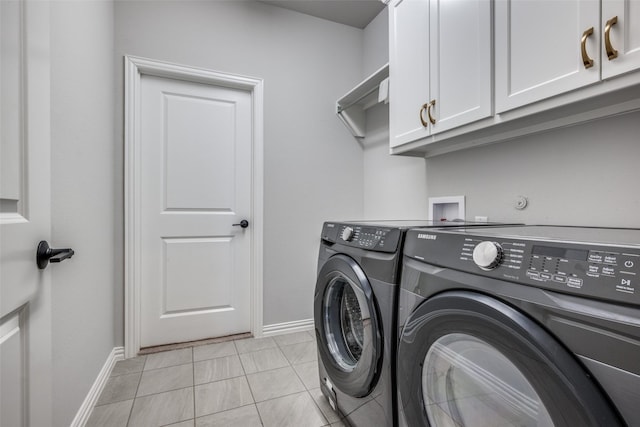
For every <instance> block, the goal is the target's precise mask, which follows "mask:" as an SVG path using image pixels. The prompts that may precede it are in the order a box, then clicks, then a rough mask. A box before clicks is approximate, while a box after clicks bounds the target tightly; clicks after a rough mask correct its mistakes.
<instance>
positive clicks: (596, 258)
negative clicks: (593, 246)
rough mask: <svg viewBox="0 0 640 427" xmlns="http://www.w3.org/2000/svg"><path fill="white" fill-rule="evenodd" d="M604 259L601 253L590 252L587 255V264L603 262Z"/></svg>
mask: <svg viewBox="0 0 640 427" xmlns="http://www.w3.org/2000/svg"><path fill="white" fill-rule="evenodd" d="M603 261H604V257H603V255H602V254H601V253H598V252H590V253H589V262H603Z"/></svg>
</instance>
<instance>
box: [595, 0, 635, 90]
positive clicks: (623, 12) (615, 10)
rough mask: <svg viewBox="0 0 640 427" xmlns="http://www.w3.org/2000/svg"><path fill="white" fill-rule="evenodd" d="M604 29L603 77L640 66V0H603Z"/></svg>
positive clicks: (606, 77)
mask: <svg viewBox="0 0 640 427" xmlns="http://www.w3.org/2000/svg"><path fill="white" fill-rule="evenodd" d="M607 23H608V24H609V25H607ZM607 29H608V31H607ZM602 31H603V39H604V41H603V43H602V78H603V79H608V78H609V77H613V76H617V75H619V74H622V73H626V72H628V71H632V70H637V69H640V2H639V1H636V0H603V2H602ZM607 36H608V37H607ZM607 39H608V41H607ZM608 53H611V54H612V55H611V59H609V54H608Z"/></svg>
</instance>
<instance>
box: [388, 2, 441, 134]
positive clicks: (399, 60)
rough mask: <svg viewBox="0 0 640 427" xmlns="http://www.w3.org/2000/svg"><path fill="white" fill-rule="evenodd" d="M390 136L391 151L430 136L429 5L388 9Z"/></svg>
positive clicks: (397, 4) (395, 5)
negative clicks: (427, 106)
mask: <svg viewBox="0 0 640 427" xmlns="http://www.w3.org/2000/svg"><path fill="white" fill-rule="evenodd" d="M389 48H390V51H389V115H390V118H389V132H390V135H391V138H390V145H391V147H397V146H399V145H403V144H405V143H407V142H411V141H415V140H418V139H421V138H424V137H427V136H428V135H429V130H430V129H429V128H428V126H427V125H426V120H428V119H427V117H426V111H424V110H425V108H423V106H424V105H426V104H427V103H428V102H429V101H430V100H431V98H429V2H428V1H422V0H396V1H394V2H392V3H391V4H390V5H389Z"/></svg>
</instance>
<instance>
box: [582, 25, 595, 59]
mask: <svg viewBox="0 0 640 427" xmlns="http://www.w3.org/2000/svg"><path fill="white" fill-rule="evenodd" d="M592 34H593V27H591V28H589V29H588V30H586V31H585V32H584V33H582V40H581V41H580V48H581V51H582V63H583V64H584V68H586V69H589V68H591V67H593V59H591V58H589V54H588V53H587V39H588V38H589V36H590V35H592Z"/></svg>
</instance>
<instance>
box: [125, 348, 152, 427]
mask: <svg viewBox="0 0 640 427" xmlns="http://www.w3.org/2000/svg"><path fill="white" fill-rule="evenodd" d="M147 360H148V358H147V356H145V357H144V363H143V364H142V371H140V378H139V379H138V385H137V386H136V392H135V394H134V395H133V402H131V409H130V410H129V417H128V418H127V426H128V425H129V423H131V416H132V415H133V408H134V406H136V399H137V398H138V389H140V383H141V382H142V374H144V367H145V366H147Z"/></svg>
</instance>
